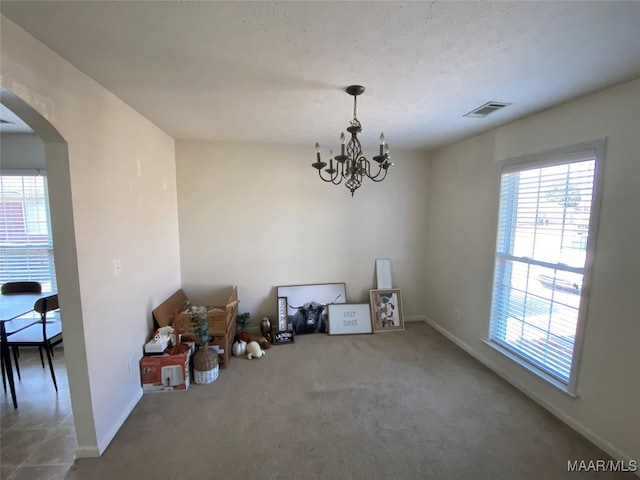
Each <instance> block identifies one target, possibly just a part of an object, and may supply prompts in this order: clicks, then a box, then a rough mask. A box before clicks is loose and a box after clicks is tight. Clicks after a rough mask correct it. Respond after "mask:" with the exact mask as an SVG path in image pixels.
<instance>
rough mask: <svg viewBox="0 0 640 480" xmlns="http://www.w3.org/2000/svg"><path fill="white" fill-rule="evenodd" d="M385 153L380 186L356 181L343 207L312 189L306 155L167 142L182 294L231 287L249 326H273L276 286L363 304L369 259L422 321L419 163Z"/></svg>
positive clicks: (338, 189) (423, 218) (306, 151)
mask: <svg viewBox="0 0 640 480" xmlns="http://www.w3.org/2000/svg"><path fill="white" fill-rule="evenodd" d="M370 153H371V152H365V154H370ZM392 154H393V161H394V162H395V164H396V165H395V166H394V167H393V168H392V169H391V170H390V171H389V175H388V177H387V179H386V180H384V181H383V182H382V183H377V184H374V183H373V182H371V181H370V180H368V179H367V180H365V182H364V183H363V186H362V187H360V189H358V190H357V191H356V192H355V195H354V197H353V198H352V197H351V194H350V192H349V191H348V190H347V188H346V187H344V185H340V186H333V185H330V184H327V183H324V182H322V181H320V179H319V178H318V173H317V171H316V170H314V169H313V168H312V167H311V163H313V162H314V161H315V150H314V149H313V147H309V148H294V147H281V146H272V145H247V144H243V145H237V144H220V143H202V142H191V141H177V142H176V164H177V167H176V170H177V184H178V211H179V219H180V249H181V252H180V254H181V266H182V281H183V286H184V289H185V291H186V293H187V295H188V296H189V297H192V298H193V299H194V300H195V299H203V300H206V299H207V298H208V297H210V296H211V295H209V294H210V293H211V292H212V291H219V290H221V289H223V288H224V287H226V286H229V285H233V284H237V285H238V291H239V296H240V303H241V305H240V310H241V311H249V312H251V313H252V315H253V318H254V320H253V322H254V326H255V322H257V321H259V319H260V318H261V317H262V316H263V315H269V316H270V317H271V318H272V319H274V318H275V315H276V290H275V287H276V286H277V285H295V284H308V283H326V282H346V284H347V300H348V301H349V302H352V303H357V302H367V303H368V298H369V289H370V288H373V286H374V281H375V276H374V266H375V259H376V258H390V259H391V269H392V274H393V281H394V286H396V287H398V288H400V289H401V290H402V295H403V304H404V309H405V315H409V316H415V315H424V311H425V310H424V307H425V305H424V303H423V298H424V287H425V271H424V268H423V265H424V262H425V242H426V226H427V191H426V189H425V185H426V183H427V180H428V176H429V173H428V172H429V171H428V162H427V160H426V158H427V157H426V156H425V154H418V153H412V152H402V151H398V150H396V151H393V152H392Z"/></svg>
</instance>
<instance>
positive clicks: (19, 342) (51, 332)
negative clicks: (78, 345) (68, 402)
mask: <svg viewBox="0 0 640 480" xmlns="http://www.w3.org/2000/svg"><path fill="white" fill-rule="evenodd" d="M58 308H60V307H59V305H58V295H57V294H56V295H50V296H48V297H42V298H39V299H38V300H36V303H35V304H34V305H33V309H34V310H35V311H36V312H37V313H39V314H40V320H39V321H38V322H37V323H36V324H34V325H31V326H30V327H27V328H25V329H23V330H20V331H17V332H15V333H7V337H8V338H7V345H9V346H10V347H38V349H39V351H40V362H41V363H42V368H44V357H43V356H42V350H43V349H44V350H45V352H47V360H49V370H51V378H52V379H53V386H54V387H55V389H56V392H57V391H58V382H56V374H55V372H54V370H53V362H52V361H51V356H52V355H53V347H55V346H56V345H58V344H60V343H62V324H61V323H60V322H59V321H53V322H52V321H47V314H48V312H52V311H54V310H58ZM13 358H14V359H15V362H16V371H17V372H18V378H20V365H19V363H18V357H17V356H16V355H15V351H14V356H13Z"/></svg>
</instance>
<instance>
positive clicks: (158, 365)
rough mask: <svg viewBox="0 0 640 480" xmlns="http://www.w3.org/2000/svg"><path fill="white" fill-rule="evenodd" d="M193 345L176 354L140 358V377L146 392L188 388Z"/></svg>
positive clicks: (173, 390)
mask: <svg viewBox="0 0 640 480" xmlns="http://www.w3.org/2000/svg"><path fill="white" fill-rule="evenodd" d="M191 351H192V349H191V346H190V347H189V349H188V350H186V351H184V352H183V353H178V354H175V355H169V354H164V355H151V356H145V357H142V359H141V360H140V378H141V379H142V391H143V392H144V393H157V392H176V391H180V390H187V389H188V388H189V384H190V378H189V360H190V358H191Z"/></svg>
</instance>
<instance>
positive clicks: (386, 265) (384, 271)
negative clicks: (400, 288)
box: [376, 258, 393, 290]
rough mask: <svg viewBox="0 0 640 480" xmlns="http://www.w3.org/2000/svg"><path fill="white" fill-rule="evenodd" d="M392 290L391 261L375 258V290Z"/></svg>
mask: <svg viewBox="0 0 640 480" xmlns="http://www.w3.org/2000/svg"><path fill="white" fill-rule="evenodd" d="M385 288H393V284H392V282H391V259H389V258H376V289H378V290H381V289H385Z"/></svg>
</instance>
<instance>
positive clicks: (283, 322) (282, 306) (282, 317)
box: [278, 297, 289, 332]
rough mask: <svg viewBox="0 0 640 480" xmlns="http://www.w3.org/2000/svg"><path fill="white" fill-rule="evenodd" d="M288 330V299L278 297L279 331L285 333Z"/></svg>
mask: <svg viewBox="0 0 640 480" xmlns="http://www.w3.org/2000/svg"><path fill="white" fill-rule="evenodd" d="M288 328H289V324H288V321H287V297H278V331H280V332H284V331H285V330H287V329H288Z"/></svg>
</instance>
